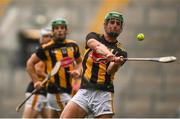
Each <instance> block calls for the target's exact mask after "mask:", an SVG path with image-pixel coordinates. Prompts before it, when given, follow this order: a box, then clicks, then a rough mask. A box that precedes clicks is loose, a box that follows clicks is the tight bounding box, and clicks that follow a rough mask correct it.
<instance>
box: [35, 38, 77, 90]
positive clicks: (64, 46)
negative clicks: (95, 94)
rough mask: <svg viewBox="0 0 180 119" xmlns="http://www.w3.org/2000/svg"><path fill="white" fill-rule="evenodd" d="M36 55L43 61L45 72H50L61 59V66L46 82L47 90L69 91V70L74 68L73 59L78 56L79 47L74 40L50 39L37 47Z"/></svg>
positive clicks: (70, 88)
mask: <svg viewBox="0 0 180 119" xmlns="http://www.w3.org/2000/svg"><path fill="white" fill-rule="evenodd" d="M36 55H37V56H38V57H39V58H40V59H41V60H43V61H44V62H45V64H46V68H47V70H46V73H50V72H51V70H52V68H53V67H54V65H55V63H56V62H57V61H61V67H60V69H59V71H58V73H57V74H55V75H54V76H52V77H51V78H50V80H49V82H48V89H47V90H48V92H50V93H57V92H67V93H70V92H71V90H72V87H71V77H70V73H69V71H71V70H73V69H74V66H75V64H74V61H75V59H77V58H80V51H79V47H78V45H77V44H76V42H75V41H73V40H69V39H66V40H64V41H63V42H55V41H54V40H52V41H50V42H49V43H47V44H44V45H42V47H40V48H38V50H37V52H36Z"/></svg>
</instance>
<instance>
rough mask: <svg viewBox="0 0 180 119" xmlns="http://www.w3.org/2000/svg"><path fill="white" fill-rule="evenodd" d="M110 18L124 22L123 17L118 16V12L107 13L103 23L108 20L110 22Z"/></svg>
mask: <svg viewBox="0 0 180 119" xmlns="http://www.w3.org/2000/svg"><path fill="white" fill-rule="evenodd" d="M112 18H115V19H117V20H119V21H120V22H122V23H123V22H124V19H123V15H122V14H120V13H119V12H108V13H107V14H106V16H105V19H104V21H105V22H107V21H108V20H110V19H112Z"/></svg>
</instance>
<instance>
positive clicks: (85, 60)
mask: <svg viewBox="0 0 180 119" xmlns="http://www.w3.org/2000/svg"><path fill="white" fill-rule="evenodd" d="M89 52H91V50H89V51H88V52H87V53H86V54H85V56H84V59H83V62H82V67H83V73H82V75H84V73H85V71H86V69H87V67H86V62H87V59H88V57H89Z"/></svg>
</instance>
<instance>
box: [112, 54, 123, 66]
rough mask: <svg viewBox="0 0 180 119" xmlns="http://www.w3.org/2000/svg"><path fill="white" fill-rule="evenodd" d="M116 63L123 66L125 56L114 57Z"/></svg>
mask: <svg viewBox="0 0 180 119" xmlns="http://www.w3.org/2000/svg"><path fill="white" fill-rule="evenodd" d="M114 63H115V64H117V65H122V64H123V63H124V57H123V56H118V57H116V56H115V57H114Z"/></svg>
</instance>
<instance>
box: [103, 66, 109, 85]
mask: <svg viewBox="0 0 180 119" xmlns="http://www.w3.org/2000/svg"><path fill="white" fill-rule="evenodd" d="M109 64H110V63H107V64H106V71H107V68H108V66H109ZM110 82H111V79H110V75H109V74H108V73H107V72H106V74H105V81H104V84H106V85H107V84H109V83H110Z"/></svg>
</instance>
